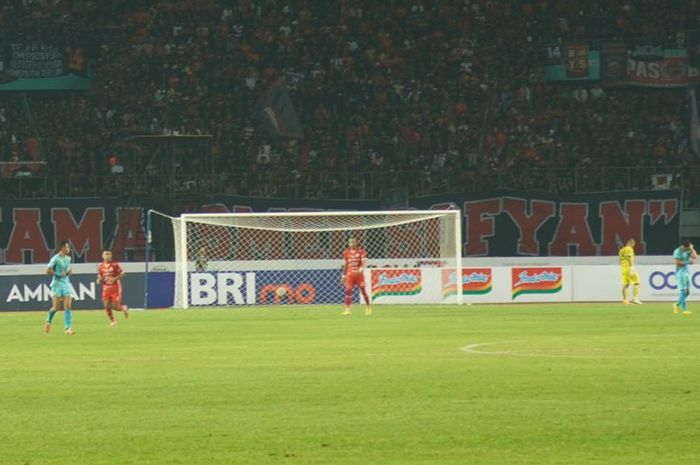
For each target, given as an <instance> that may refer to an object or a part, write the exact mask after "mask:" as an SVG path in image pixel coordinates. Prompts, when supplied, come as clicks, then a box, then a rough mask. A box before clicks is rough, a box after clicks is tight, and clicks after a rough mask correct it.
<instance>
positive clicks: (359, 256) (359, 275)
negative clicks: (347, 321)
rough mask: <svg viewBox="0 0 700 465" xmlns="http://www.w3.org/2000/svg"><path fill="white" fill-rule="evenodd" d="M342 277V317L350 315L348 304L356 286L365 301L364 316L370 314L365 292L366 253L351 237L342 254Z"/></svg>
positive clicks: (370, 308) (367, 297)
mask: <svg viewBox="0 0 700 465" xmlns="http://www.w3.org/2000/svg"><path fill="white" fill-rule="evenodd" d="M343 260H344V263H343V276H342V282H343V283H344V284H345V311H344V312H343V315H350V313H351V312H350V304H351V303H352V290H353V287H355V286H357V287H359V288H360V292H361V293H362V297H364V299H365V305H366V307H365V315H371V314H372V306H371V305H370V302H369V296H367V291H366V290H365V274H364V270H365V264H366V263H367V253H366V252H365V249H363V248H362V247H359V246H358V244H357V239H355V238H354V237H351V238H350V240H348V249H346V250H345V252H343Z"/></svg>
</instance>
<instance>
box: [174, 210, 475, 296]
mask: <svg viewBox="0 0 700 465" xmlns="http://www.w3.org/2000/svg"><path fill="white" fill-rule="evenodd" d="M172 224H173V233H174V246H175V260H176V276H175V307H179V308H188V307H202V306H234V305H235V306H237V305H288V304H340V303H342V302H343V300H344V296H345V290H344V285H343V284H342V283H341V274H342V272H341V266H342V264H343V260H342V257H343V251H344V250H345V249H346V248H347V246H348V240H349V239H350V238H351V237H354V238H356V239H357V240H358V242H359V245H360V247H362V248H364V249H365V251H366V253H367V267H366V269H365V270H364V274H365V284H366V290H367V292H368V294H369V296H370V299H371V300H372V303H373V304H375V303H380V304H381V303H440V302H458V303H461V302H462V293H461V292H457V285H456V282H457V280H456V276H461V274H462V273H461V250H460V244H461V240H460V235H461V233H460V227H461V226H460V213H459V210H436V211H395V212H393V211H392V212H386V211H384V212H323V213H319V212H314V213H232V214H227V213H219V214H205V213H199V214H184V215H182V216H180V217H179V218H173V219H172ZM358 298H359V292H358V290H357V289H355V290H354V294H353V302H358V301H359V300H358Z"/></svg>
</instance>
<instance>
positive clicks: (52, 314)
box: [46, 308, 56, 324]
mask: <svg viewBox="0 0 700 465" xmlns="http://www.w3.org/2000/svg"><path fill="white" fill-rule="evenodd" d="M55 315H56V310H54V309H53V308H52V309H51V310H49V316H48V318H46V322H47V323H48V324H51V322H53V317H54V316H55Z"/></svg>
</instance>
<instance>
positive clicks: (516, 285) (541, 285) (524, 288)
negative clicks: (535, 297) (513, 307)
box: [511, 267, 562, 300]
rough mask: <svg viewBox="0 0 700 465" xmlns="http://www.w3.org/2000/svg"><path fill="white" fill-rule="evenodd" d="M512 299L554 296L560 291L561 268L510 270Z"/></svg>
mask: <svg viewBox="0 0 700 465" xmlns="http://www.w3.org/2000/svg"><path fill="white" fill-rule="evenodd" d="M511 274H512V275H511V276H512V286H511V291H512V294H513V296H512V299H513V300H515V299H516V298H517V297H518V296H520V295H522V294H555V293H557V292H559V291H561V283H562V271H561V267H548V268H541V267H527V268H512V269H511Z"/></svg>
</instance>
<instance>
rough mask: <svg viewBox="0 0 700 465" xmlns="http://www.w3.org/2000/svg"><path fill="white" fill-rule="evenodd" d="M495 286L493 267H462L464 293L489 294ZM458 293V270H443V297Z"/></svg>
mask: <svg viewBox="0 0 700 465" xmlns="http://www.w3.org/2000/svg"><path fill="white" fill-rule="evenodd" d="M492 286H493V276H492V273H491V268H462V294H463V295H477V294H488V293H489V292H491V288H492ZM456 294H457V271H456V270H450V269H444V270H442V297H443V298H445V297H449V296H452V295H456Z"/></svg>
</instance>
